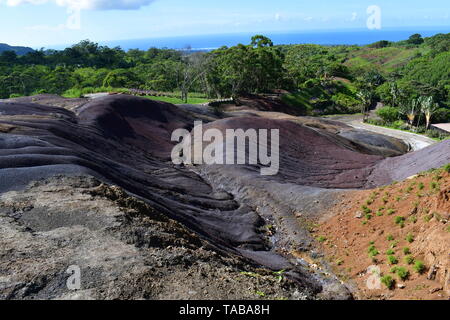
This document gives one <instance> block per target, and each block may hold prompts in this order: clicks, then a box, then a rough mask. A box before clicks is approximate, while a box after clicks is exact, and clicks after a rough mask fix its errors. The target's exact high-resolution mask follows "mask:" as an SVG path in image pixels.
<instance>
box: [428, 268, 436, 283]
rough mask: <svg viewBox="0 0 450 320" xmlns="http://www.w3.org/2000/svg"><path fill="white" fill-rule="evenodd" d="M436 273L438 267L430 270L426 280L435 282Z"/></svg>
mask: <svg viewBox="0 0 450 320" xmlns="http://www.w3.org/2000/svg"><path fill="white" fill-rule="evenodd" d="M437 271H438V266H436V265H434V266H432V267H431V268H430V271H428V276H427V279H428V280H436V274H437Z"/></svg>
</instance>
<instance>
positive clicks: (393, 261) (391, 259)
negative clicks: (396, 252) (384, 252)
mask: <svg viewBox="0 0 450 320" xmlns="http://www.w3.org/2000/svg"><path fill="white" fill-rule="evenodd" d="M388 262H389V264H397V263H398V259H397V258H396V257H395V256H388Z"/></svg>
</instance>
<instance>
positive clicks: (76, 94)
mask: <svg viewBox="0 0 450 320" xmlns="http://www.w3.org/2000/svg"><path fill="white" fill-rule="evenodd" d="M82 95H83V94H82V92H81V90H80V89H75V88H72V89H69V90H66V91H65V92H64V93H63V97H65V98H81V97H82Z"/></svg>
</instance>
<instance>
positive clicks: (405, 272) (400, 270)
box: [395, 267, 409, 280]
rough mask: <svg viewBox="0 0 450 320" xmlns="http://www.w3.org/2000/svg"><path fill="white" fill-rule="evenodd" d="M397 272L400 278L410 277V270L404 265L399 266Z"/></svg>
mask: <svg viewBox="0 0 450 320" xmlns="http://www.w3.org/2000/svg"><path fill="white" fill-rule="evenodd" d="M395 273H396V274H397V276H398V277H399V278H400V280H406V279H408V277H409V271H408V269H406V268H404V267H398V268H397V270H396V272H395Z"/></svg>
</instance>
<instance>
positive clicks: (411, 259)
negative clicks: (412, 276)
mask: <svg viewBox="0 0 450 320" xmlns="http://www.w3.org/2000/svg"><path fill="white" fill-rule="evenodd" d="M405 263H407V264H413V263H414V257H413V256H412V255H407V256H406V257H405Z"/></svg>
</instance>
